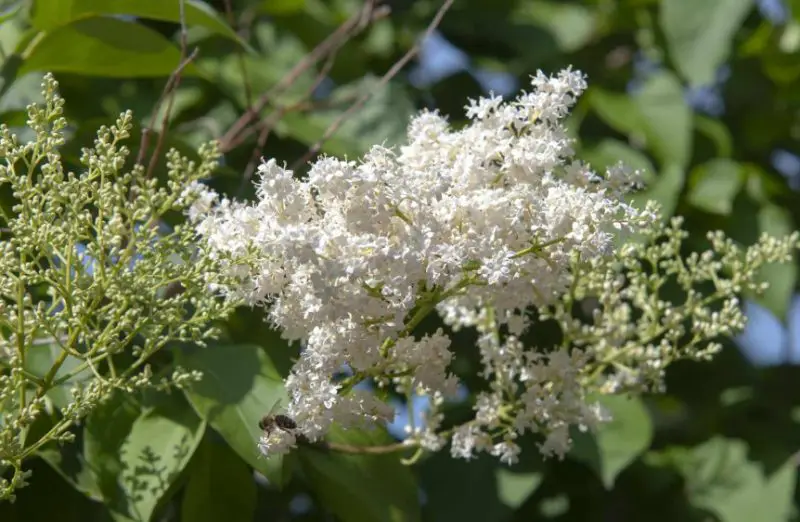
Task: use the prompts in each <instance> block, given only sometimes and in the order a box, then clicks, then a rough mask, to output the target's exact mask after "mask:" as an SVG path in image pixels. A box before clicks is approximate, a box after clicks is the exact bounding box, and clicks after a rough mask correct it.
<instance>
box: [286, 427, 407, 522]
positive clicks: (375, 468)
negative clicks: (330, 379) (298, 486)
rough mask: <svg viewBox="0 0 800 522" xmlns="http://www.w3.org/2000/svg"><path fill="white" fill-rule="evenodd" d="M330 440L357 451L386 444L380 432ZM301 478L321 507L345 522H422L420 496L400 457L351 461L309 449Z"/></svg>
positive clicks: (334, 436) (364, 457)
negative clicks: (306, 480)
mask: <svg viewBox="0 0 800 522" xmlns="http://www.w3.org/2000/svg"><path fill="white" fill-rule="evenodd" d="M330 439H331V440H335V441H337V442H341V443H345V444H349V445H353V446H368V445H377V444H386V443H387V442H389V441H390V438H389V437H388V436H387V435H386V433H385V432H383V431H382V430H377V429H376V430H373V431H370V432H364V431H356V430H347V431H342V430H336V429H334V430H333V431H332V432H331V434H330ZM300 462H301V463H302V467H303V472H304V474H305V476H306V477H307V479H308V481H309V483H310V485H311V487H312V489H313V490H314V492H315V493H316V495H317V497H318V498H319V499H320V501H321V502H322V503H323V504H324V505H325V507H327V508H328V509H330V510H331V511H332V512H333V514H334V515H336V517H337V519H339V520H341V521H342V522H401V521H402V522H407V521H418V520H420V506H419V491H418V486H417V482H416V480H415V479H414V475H413V474H412V473H411V470H410V469H409V468H408V467H407V466H404V465H403V464H402V463H401V462H400V456H399V454H389V455H351V454H342V453H335V452H333V451H330V452H328V451H322V450H318V449H315V448H306V449H303V450H302V451H301V452H300Z"/></svg>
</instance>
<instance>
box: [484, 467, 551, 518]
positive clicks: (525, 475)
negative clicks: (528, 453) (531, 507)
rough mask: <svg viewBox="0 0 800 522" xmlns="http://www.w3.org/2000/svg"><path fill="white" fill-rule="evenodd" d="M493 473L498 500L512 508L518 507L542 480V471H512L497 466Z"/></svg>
mask: <svg viewBox="0 0 800 522" xmlns="http://www.w3.org/2000/svg"><path fill="white" fill-rule="evenodd" d="M494 475H495V478H496V480H497V494H498V497H499V499H500V502H502V503H503V504H504V505H506V506H508V507H509V508H510V509H512V510H515V509H517V508H519V507H520V506H521V505H522V504H523V503H524V502H525V501H526V500H527V499H528V497H530V496H531V494H532V493H533V492H534V491H536V489H537V488H538V487H539V486H540V485H541V483H542V480H544V475H543V474H542V473H538V472H514V471H512V470H510V469H508V468H505V467H498V468H497V469H496V470H495V473H494Z"/></svg>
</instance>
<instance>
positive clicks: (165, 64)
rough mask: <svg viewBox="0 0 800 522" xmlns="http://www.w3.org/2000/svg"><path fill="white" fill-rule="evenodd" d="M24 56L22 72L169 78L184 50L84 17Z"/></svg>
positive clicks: (145, 32) (116, 23)
mask: <svg viewBox="0 0 800 522" xmlns="http://www.w3.org/2000/svg"><path fill="white" fill-rule="evenodd" d="M65 49H68V50H69V52H65ZM23 58H24V63H23V64H22V67H21V68H20V72H19V74H25V73H27V72H30V71H49V72H54V73H59V72H68V73H76V74H84V75H88V76H106V77H112V78H141V77H158V76H169V75H170V74H172V72H173V71H174V70H175V68H176V67H177V66H178V64H179V63H180V61H181V56H180V51H178V49H177V48H176V47H175V46H174V45H173V44H172V43H171V42H170V41H169V40H167V39H166V38H164V37H163V36H161V35H160V34H159V33H157V32H156V31H154V30H152V29H150V28H147V27H145V26H143V25H141V24H137V23H135V22H125V21H122V20H118V19H116V18H86V19H81V20H77V21H75V22H72V23H71V24H69V25H64V26H60V27H57V28H55V29H54V30H53V31H51V32H46V33H44V36H43V37H42V38H41V39H39V40H36V41H35V43H34V44H33V45H32V46H31V47H30V48H29V49H28V50H27V51H26V53H25V55H24V56H23ZM183 74H184V75H187V76H191V75H196V74H197V69H196V68H195V67H194V65H193V64H189V65H188V66H187V67H186V68H184V70H183Z"/></svg>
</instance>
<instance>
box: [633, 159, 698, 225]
mask: <svg viewBox="0 0 800 522" xmlns="http://www.w3.org/2000/svg"><path fill="white" fill-rule="evenodd" d="M684 177H685V172H684V170H683V169H682V168H681V167H679V166H677V165H667V166H666V167H664V168H663V169H662V170H661V172H659V174H658V177H657V178H656V179H655V181H653V182H652V183H651V184H650V185H649V186H647V187H646V188H645V190H643V191H642V192H637V193H636V194H633V195H632V196H631V198H630V199H631V201H632V202H633V203H634V204H636V205H637V206H639V207H640V208H644V205H645V204H646V203H647V201H648V200H653V201H657V202H658V203H659V204H660V205H661V212H662V218H663V219H665V220H666V219H669V217H670V216H672V215H673V213H674V212H675V208H676V207H677V206H678V198H679V197H680V194H681V190H682V189H683V182H684Z"/></svg>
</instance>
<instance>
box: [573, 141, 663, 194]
mask: <svg viewBox="0 0 800 522" xmlns="http://www.w3.org/2000/svg"><path fill="white" fill-rule="evenodd" d="M581 156H582V157H583V158H584V159H585V160H586V161H588V162H589V163H590V164H591V165H592V168H594V169H596V170H599V171H602V170H604V169H606V168H608V167H611V166H612V165H615V164H617V163H618V162H620V161H621V162H622V163H623V164H624V165H625V166H626V167H628V168H630V169H633V170H639V171H641V172H642V176H643V178H644V179H645V180H647V182H648V184H649V183H650V182H652V181H653V180H655V179H656V169H655V167H653V163H652V162H651V161H650V159H649V158H648V157H647V156H646V155H645V154H643V153H642V152H640V151H638V150H636V149H634V148H633V147H631V146H630V145H628V144H627V143H624V142H622V141H619V140H615V139H611V138H608V139H604V140H603V141H601V142H600V143H598V144H597V145H596V146H595V147H592V148H590V149H588V150H585V151H583V152H582V153H581Z"/></svg>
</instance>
